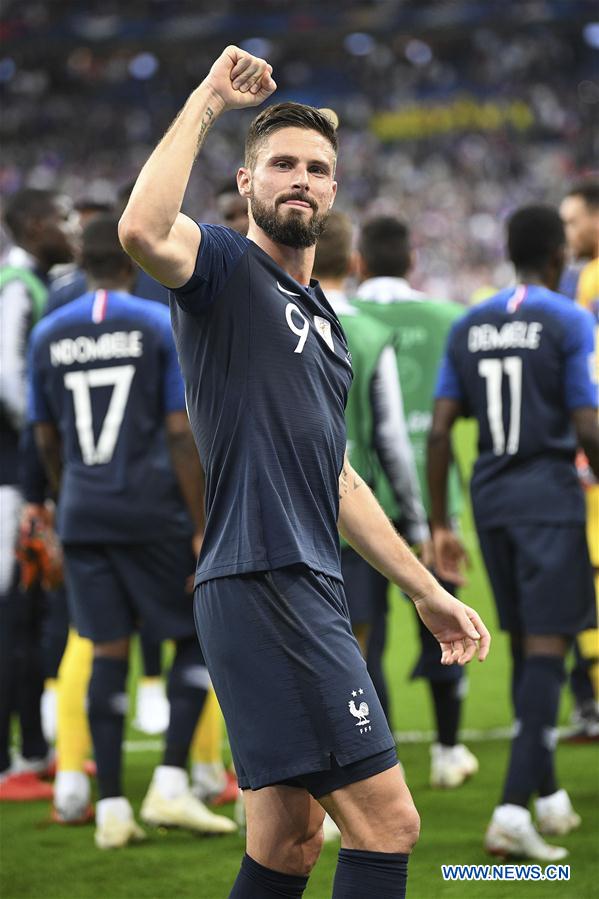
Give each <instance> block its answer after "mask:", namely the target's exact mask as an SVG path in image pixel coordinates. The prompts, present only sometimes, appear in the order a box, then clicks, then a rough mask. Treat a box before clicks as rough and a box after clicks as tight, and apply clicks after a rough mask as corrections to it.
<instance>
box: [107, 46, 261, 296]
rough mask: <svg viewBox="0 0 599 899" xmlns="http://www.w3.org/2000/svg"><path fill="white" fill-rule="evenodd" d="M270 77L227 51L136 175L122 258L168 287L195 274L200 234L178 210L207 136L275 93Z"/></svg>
mask: <svg viewBox="0 0 599 899" xmlns="http://www.w3.org/2000/svg"><path fill="white" fill-rule="evenodd" d="M271 74H272V68H271V66H270V65H269V64H268V63H267V62H266V61H265V60H264V59H259V58H258V57H256V56H252V55H251V54H250V53H246V52H245V51H244V50H240V49H239V47H234V46H230V47H227V48H226V49H225V50H224V51H223V53H222V54H221V55H220V56H219V58H218V59H217V60H216V62H215V63H214V65H213V66H212V68H211V69H210V72H209V73H208V75H207V76H206V78H205V79H204V80H203V81H202V83H201V84H200V85H199V87H197V88H196V89H195V90H194V91H193V92H192V94H191V95H190V96H189V98H188V100H187V102H186V104H185V106H184V107H183V109H182V110H181V112H180V113H179V115H178V116H177V118H176V119H175V121H174V122H173V123H172V125H171V127H170V128H169V130H168V131H167V133H166V134H165V136H164V137H163V138H162V140H161V141H160V143H159V144H158V146H157V147H156V149H155V150H154V152H153V153H152V155H151V156H150V158H149V159H148V161H147V162H146V164H145V165H144V167H143V169H142V170H141V172H140V175H139V177H138V179H137V182H136V184H135V187H134V188H133V191H132V193H131V197H130V199H129V203H128V204H127V207H126V209H125V211H124V213H123V215H122V218H121V221H120V224H119V237H120V239H121V242H122V244H123V247H124V248H125V250H126V251H127V253H129V255H130V256H132V257H133V259H135V261H136V262H137V263H139V265H141V267H142V268H144V269H145V270H146V271H147V272H148V274H150V275H152V277H154V278H156V279H157V280H158V281H160V282H161V283H162V284H165V285H166V286H167V287H172V288H177V287H182V286H183V284H185V283H186V282H187V281H188V280H189V278H190V277H191V275H192V274H193V271H194V266H195V261H196V256H197V252H198V248H199V245H200V239H201V235H200V230H199V228H198V226H197V225H196V223H195V222H194V221H193V220H192V219H190V218H189V217H188V216H186V215H184V214H183V213H182V212H181V206H182V204H183V197H184V195H185V190H186V188H187V183H188V181H189V176H190V173H191V169H192V166H193V164H194V161H195V158H196V156H197V154H198V153H199V151H200V149H201V147H202V144H203V143H204V140H205V138H206V135H207V133H208V131H209V130H210V128H211V127H212V125H213V124H214V122H215V121H216V120H217V118H218V117H219V116H220V115H222V113H223V112H225V111H226V110H228V109H244V108H246V107H250V106H258V105H259V104H260V103H262V102H263V101H264V100H266V99H267V97H269V96H270V95H271V94H272V93H273V92H274V91H275V90H276V84H275V82H274V81H273V79H272V78H271Z"/></svg>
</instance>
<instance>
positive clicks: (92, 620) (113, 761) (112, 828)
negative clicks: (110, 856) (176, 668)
mask: <svg viewBox="0 0 599 899" xmlns="http://www.w3.org/2000/svg"><path fill="white" fill-rule="evenodd" d="M116 552H117V554H118V553H119V552H120V549H117V551H116ZM64 558H65V575H66V584H67V590H68V592H69V598H70V602H71V606H72V612H73V618H74V621H73V623H74V625H75V628H76V629H77V631H78V633H79V634H80V635H81V636H82V637H87V638H88V639H90V640H91V641H92V643H93V647H94V650H93V662H92V673H91V677H90V680H89V686H88V695H87V700H88V702H87V705H88V718H89V727H90V732H91V736H92V742H93V746H94V755H95V759H96V766H97V785H98V795H99V801H98V802H97V804H96V833H95V842H96V846H98V848H100V849H111V848H117V847H120V846H124V845H126V844H127V843H129V842H131V841H136V840H140V839H143V837H144V833H143V831H142V830H141V829H140V828H139V827H138V826H137V824H136V823H135V820H134V817H133V810H132V808H131V805H130V803H129V801H128V800H127V799H126V797H125V795H124V793H123V785H122V741H123V732H124V723H125V715H126V713H127V703H128V697H127V672H128V665H129V641H130V636H131V634H132V633H133V630H134V624H135V621H134V615H133V610H132V608H131V607H130V605H129V602H128V597H127V593H126V590H125V589H124V587H123V583H122V581H121V579H120V577H119V574H118V571H117V568H116V566H115V564H114V560H113V558H112V550H111V547H109V546H104V545H95V544H90V545H86V544H71V545H65V546H64Z"/></svg>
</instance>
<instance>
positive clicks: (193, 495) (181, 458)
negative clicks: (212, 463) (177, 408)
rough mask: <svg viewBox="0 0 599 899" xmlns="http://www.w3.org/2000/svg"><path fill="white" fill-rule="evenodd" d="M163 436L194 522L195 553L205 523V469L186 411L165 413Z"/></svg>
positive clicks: (202, 536)
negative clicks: (164, 433)
mask: <svg viewBox="0 0 599 899" xmlns="http://www.w3.org/2000/svg"><path fill="white" fill-rule="evenodd" d="M166 438H167V443H168V448H169V452H170V454H171V460H172V463H173V469H174V471H175V476H176V478H177V482H178V484H179V489H180V491H181V495H182V496H183V499H184V501H185V505H186V506H187V510H188V512H189V516H190V518H191V520H192V522H193V530H194V535H193V550H194V553H195V554H196V555H198V554H199V552H200V549H201V548H202V540H203V538H204V530H205V526H206V517H205V514H204V470H203V469H202V464H201V462H200V457H199V456H198V451H197V449H196V445H195V441H194V439H193V434H192V433H191V428H190V426H189V419H188V418H187V413H186V412H170V413H169V414H168V415H167V417H166Z"/></svg>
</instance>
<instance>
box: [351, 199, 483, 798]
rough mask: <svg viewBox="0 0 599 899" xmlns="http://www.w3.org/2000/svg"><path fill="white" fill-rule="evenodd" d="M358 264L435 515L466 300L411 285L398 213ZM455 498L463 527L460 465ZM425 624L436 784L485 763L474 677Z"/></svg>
mask: <svg viewBox="0 0 599 899" xmlns="http://www.w3.org/2000/svg"><path fill="white" fill-rule="evenodd" d="M358 268H359V270H360V274H361V277H362V282H361V284H360V286H359V288H358V292H357V297H356V298H355V299H354V300H353V302H354V303H355V304H356V305H357V306H358V307H359V308H360V309H362V310H363V311H364V312H367V313H368V315H370V316H373V317H375V318H376V319H377V320H378V321H380V322H382V323H384V324H385V325H386V326H387V327H388V328H391V329H392V330H393V333H394V335H395V346H396V351H397V367H398V371H399V372H400V379H401V383H402V394H403V401H404V408H405V413H406V419H407V424H408V434H409V437H410V440H411V442H412V447H413V450H414V458H415V461H416V470H417V472H418V477H419V482H420V491H421V496H422V498H423V501H424V504H425V508H426V510H427V514H428V513H429V512H430V503H429V496H428V487H427V483H426V471H425V462H426V439H427V436H428V431H429V428H430V424H431V417H432V405H433V392H434V387H435V380H436V377H437V369H438V366H439V362H440V361H441V357H442V354H443V348H444V345H445V338H446V336H447V333H448V331H449V328H450V326H451V325H452V324H453V322H454V321H455V320H456V319H457V318H459V316H461V315H462V313H463V307H462V306H459V305H458V304H457V303H449V302H438V301H432V300H430V299H428V298H427V297H426V296H425V295H424V294H423V293H421V292H420V291H418V290H415V289H414V288H413V287H412V286H411V285H410V283H409V281H408V277H409V275H410V270H411V268H412V250H411V246H410V231H409V228H408V227H407V225H406V224H405V222H403V221H401V219H398V218H396V217H395V216H388V215H386V216H377V217H376V218H372V219H370V220H369V221H367V222H365V223H364V224H363V226H362V228H361V229H360V235H359V239H358ZM378 495H379V496H380V497H381V499H382V503H383V507H384V508H385V509H386V511H387V512H388V514H389V515H390V517H391V520H392V521H394V522H395V523H396V527H397V528H398V530H399V532H400V533H401V534H402V536H404V537H406V539H408V540H409V539H410V535H409V533H408V532H407V531H406V530H405V518H404V510H403V508H402V507H401V505H400V506H398V505H397V503H396V501H395V499H394V498H393V497H392V496H390V495H389V490H388V486H387V484H386V482H384V481H383V482H382V483H381V484H380V486H379V490H378ZM448 500H449V504H450V513H449V514H450V518H451V521H452V524H453V525H454V526H457V524H456V523H457V519H458V517H459V513H460V507H461V489H460V484H459V478H458V475H457V470H456V467H455V466H453V465H452V467H451V472H450V477H449V484H448ZM443 586H444V587H445V589H447V590H449V592H451V593H454V592H455V590H456V587H457V586H459V582H458V583H452V582H450V581H449V580H448V581H447V582H445V583H444V584H443ZM386 613H387V608H386V605H385V606H383V607H382V608H381V614H380V615H379V616H378V618H377V620H376V622H375V624H374V627H373V631H372V635H371V642H370V646H369V649H368V666H369V670H371V671H373V670H380V671H381V672H382V654H383V650H384V646H385V641H386V630H387V625H386V618H387V614H386ZM418 625H419V636H420V647H421V649H420V657H419V659H418V661H417V663H416V666H415V668H414V671H413V674H412V676H413V677H423V678H425V679H426V680H427V681H428V685H429V689H430V695H431V700H432V705H433V709H434V716H435V724H436V729H437V735H436V736H437V738H436V740H435V742H434V743H433V745H432V746H431V750H430V751H431V770H430V783H431V786H433V787H444V788H452V787H458V786H460V785H461V784H462V783H464V781H465V780H466V779H467V778H468V777H471V776H472V775H473V774H475V773H476V771H477V770H478V761H477V759H476V758H475V756H474V755H473V753H471V752H470V750H469V749H468V748H467V747H466V746H465V745H464V744H463V743H460V742H459V737H458V734H459V726H460V718H461V713H462V703H463V696H464V693H465V687H466V686H467V681H466V679H465V678H464V676H463V675H464V672H463V670H462V669H461V668H460V667H459V666H458V665H451V666H450V667H447V666H445V665H442V664H441V654H440V652H439V646H438V644H437V641H436V640H435V639H434V637H433V636H432V634H431V633H430V631H429V630H428V629H427V628H426V627H425V626H424V625H423V623H422V621H421V620H420V619H418ZM381 676H382V675H381Z"/></svg>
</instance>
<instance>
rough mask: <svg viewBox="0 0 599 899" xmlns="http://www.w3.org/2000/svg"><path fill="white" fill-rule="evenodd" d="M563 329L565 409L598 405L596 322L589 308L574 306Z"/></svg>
mask: <svg viewBox="0 0 599 899" xmlns="http://www.w3.org/2000/svg"><path fill="white" fill-rule="evenodd" d="M576 312H577V314H576V315H572V316H571V318H572V320H571V321H570V322H569V323H568V327H567V328H566V329H565V331H564V334H565V346H564V356H565V370H564V391H565V397H566V404H567V406H568V409H580V408H582V407H584V406H592V407H594V408H595V407H597V405H599V402H598V400H599V397H598V389H599V388H598V385H597V364H596V357H595V353H596V334H595V331H596V325H595V321H594V319H593V316H592V315H591V313H590V312H587V311H586V310H584V309H577V310H576Z"/></svg>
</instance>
